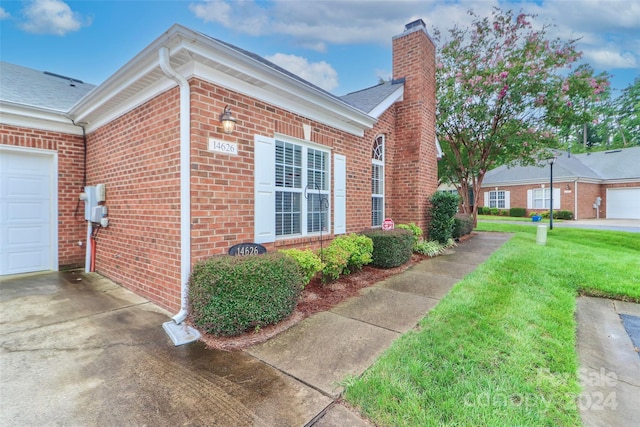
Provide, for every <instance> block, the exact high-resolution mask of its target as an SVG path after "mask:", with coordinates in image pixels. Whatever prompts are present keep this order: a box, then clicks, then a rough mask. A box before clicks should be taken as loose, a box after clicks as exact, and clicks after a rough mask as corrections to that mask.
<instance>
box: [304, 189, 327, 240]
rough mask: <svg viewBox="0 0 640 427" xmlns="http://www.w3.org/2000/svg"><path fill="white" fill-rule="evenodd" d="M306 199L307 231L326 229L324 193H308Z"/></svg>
mask: <svg viewBox="0 0 640 427" xmlns="http://www.w3.org/2000/svg"><path fill="white" fill-rule="evenodd" d="M308 197H309V199H308V200H307V232H309V233H314V232H319V231H321V230H322V231H327V211H328V209H327V207H328V205H327V202H326V197H327V195H326V194H308Z"/></svg>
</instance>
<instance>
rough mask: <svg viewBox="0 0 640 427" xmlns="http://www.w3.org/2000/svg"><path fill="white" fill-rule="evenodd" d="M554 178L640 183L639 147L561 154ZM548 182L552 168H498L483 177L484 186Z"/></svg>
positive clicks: (557, 161)
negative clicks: (639, 181) (631, 180)
mask: <svg viewBox="0 0 640 427" xmlns="http://www.w3.org/2000/svg"><path fill="white" fill-rule="evenodd" d="M553 177H554V179H563V178H565V179H566V178H570V179H579V178H582V179H596V180H613V179H638V180H640V147H632V148H625V149H621V150H611V151H599V152H594V153H583V154H572V155H571V156H570V157H569V156H568V154H567V153H559V154H558V158H557V160H556V163H555V164H554V165H553ZM548 179H549V166H548V165H547V164H546V163H543V164H541V165H540V166H511V167H508V166H506V165H502V166H499V167H497V168H495V169H492V170H490V171H489V172H487V174H486V175H485V177H484V181H483V183H482V185H483V186H491V185H494V184H497V183H501V184H503V183H519V182H525V181H540V180H548Z"/></svg>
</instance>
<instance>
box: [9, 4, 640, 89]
mask: <svg viewBox="0 0 640 427" xmlns="http://www.w3.org/2000/svg"><path fill="white" fill-rule="evenodd" d="M493 6H500V7H502V8H503V9H513V10H514V11H519V10H522V11H524V12H527V13H535V14H537V15H538V17H537V19H536V20H535V23H536V24H540V25H541V24H543V23H547V24H555V27H553V28H550V29H549V30H548V32H549V34H550V35H552V36H554V37H556V36H557V37H560V38H562V39H565V40H568V39H572V38H581V39H580V41H579V42H578V47H579V49H580V50H582V51H583V53H584V56H583V60H582V61H583V62H588V63H589V64H591V65H592V66H593V67H594V68H595V69H596V70H597V71H607V72H609V73H610V74H613V75H614V77H613V78H612V87H613V88H614V89H615V90H617V91H619V90H621V89H623V88H625V87H626V86H627V85H629V84H630V83H632V82H633V80H634V78H635V77H637V76H639V75H640V1H637V0H575V1H572V0H546V1H535V2H522V1H498V0H468V1H467V0H459V1H425V0H419V1H409V0H407V1H380V0H377V1H376V0H374V1H364V0H360V1H346V0H333V1H323V0H298V1H295V0H272V1H254V0H235V1H228V0H226V1H225V0H210V1H196V0H186V1H178V0H169V1H156V0H139V1H122V0H112V1H106V0H103V1H89V0H86V1H63V0H33V1H31V0H30V1H15V0H13V1H12V0H8V1H7V0H2V2H1V3H0V59H1V60H2V61H7V62H11V63H14V64H19V65H23V66H26V67H30V68H34V69H38V70H42V71H50V72H54V73H58V74H63V75H66V76H70V77H74V78H77V79H80V80H83V81H85V82H88V83H93V84H100V83H102V82H103V81H104V80H106V79H107V78H108V77H109V76H110V75H112V74H113V73H114V72H116V71H117V70H118V69H119V68H120V67H122V66H123V65H125V64H126V63H127V62H128V61H129V60H130V59H132V58H133V57H134V56H135V55H136V54H137V53H138V52H140V51H141V50H142V49H144V48H145V47H146V46H147V45H148V44H150V43H151V42H152V41H153V40H155V39H156V38H158V37H159V36H161V35H162V33H163V32H165V31H166V30H167V29H168V28H169V27H170V26H171V25H172V24H174V23H179V24H182V25H185V26H187V27H189V28H192V29H194V30H197V31H200V32H203V33H205V34H207V35H210V36H212V37H215V38H218V39H222V40H224V41H226V42H229V43H232V44H235V45H236V46H238V47H241V48H243V49H246V50H249V51H252V52H255V53H257V54H259V55H262V56H264V57H266V58H268V59H270V60H272V61H273V62H276V63H277V64H279V65H281V66H283V67H285V68H287V69H289V70H290V71H292V72H294V73H296V74H298V75H300V76H301V77H303V78H305V79H307V80H309V81H311V82H313V83H315V84H316V85H318V86H320V87H322V88H324V89H326V90H328V91H330V92H332V93H334V94H336V95H343V94H345V93H348V92H352V91H355V90H359V89H362V88H365V87H369V86H372V85H375V84H376V83H377V82H378V79H379V77H383V78H387V77H389V75H390V72H391V38H392V37H393V36H394V35H396V34H399V33H401V32H402V31H403V28H404V25H405V24H406V23H408V22H411V21H413V20H415V19H417V18H422V19H423V20H424V21H425V22H426V23H427V28H428V29H429V31H430V32H431V31H432V28H433V27H437V28H439V29H440V30H441V31H443V32H444V31H446V30H447V29H448V28H451V27H453V26H454V25H455V24H458V25H460V26H466V25H467V24H468V23H469V22H470V17H469V16H468V15H467V14H466V11H467V10H468V9H473V10H474V11H475V12H476V13H478V14H481V15H486V16H488V15H489V14H490V11H491V9H492V7H493ZM615 94H617V92H614V95H615Z"/></svg>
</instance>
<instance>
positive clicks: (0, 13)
mask: <svg viewBox="0 0 640 427" xmlns="http://www.w3.org/2000/svg"><path fill="white" fill-rule="evenodd" d="M10 17H11V14H10V13H9V12H7V11H6V10H4V7H0V21H2V20H3V19H9V18H10Z"/></svg>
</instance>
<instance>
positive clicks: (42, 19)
mask: <svg viewBox="0 0 640 427" xmlns="http://www.w3.org/2000/svg"><path fill="white" fill-rule="evenodd" d="M23 13H24V15H25V17H26V21H25V22H23V23H22V24H21V27H22V29H24V30H25V31H28V32H30V33H36V34H55V35H58V36H63V35H65V34H66V33H68V32H71V31H78V30H79V29H80V28H81V27H82V26H83V25H88V24H90V21H89V20H87V21H85V22H83V20H82V17H81V16H80V14H78V13H76V12H74V11H72V10H71V8H70V7H69V5H68V4H66V3H65V2H63V1H61V0H33V1H31V2H29V3H27V5H26V7H25V9H24V10H23Z"/></svg>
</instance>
